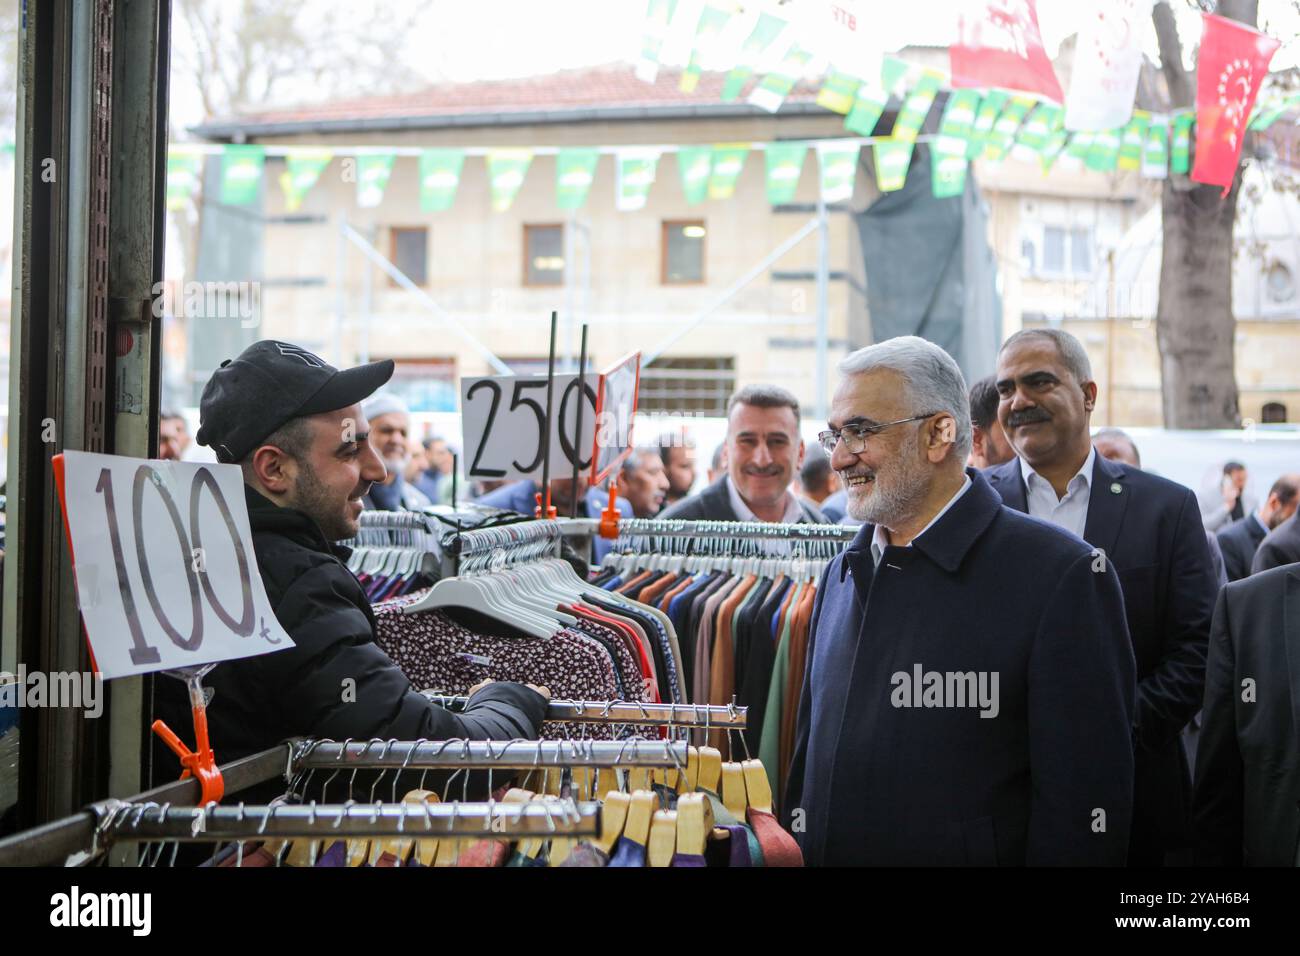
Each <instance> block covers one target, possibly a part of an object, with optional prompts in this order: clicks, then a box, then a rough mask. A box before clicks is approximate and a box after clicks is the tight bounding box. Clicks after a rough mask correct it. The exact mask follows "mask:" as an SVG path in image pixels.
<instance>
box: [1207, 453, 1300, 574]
mask: <svg viewBox="0 0 1300 956" xmlns="http://www.w3.org/2000/svg"><path fill="white" fill-rule="evenodd" d="M1297 503H1300V475H1295V474H1292V475H1283V476H1282V477H1280V478H1278V480H1277V481H1275V482H1273V487H1272V488H1270V489H1269V490H1268V497H1267V498H1265V499H1264V503H1263V504H1262V505H1260V506H1259V507H1258V508H1256V509H1255V510H1254V511H1252V512H1251V513H1250V514H1248V515H1246V517H1244V518H1242V519H1241V520H1240V521H1234V522H1233V523H1232V524H1230V525H1228V526H1227V527H1226V528H1220V529H1219V535H1218V538H1219V547H1220V548H1221V549H1222V550H1223V561H1224V565H1225V567H1226V569H1227V572H1228V580H1229V581H1240V580H1241V579H1242V578H1245V577H1249V576H1250V568H1251V564H1252V563H1254V560H1255V554H1256V552H1258V551H1259V547H1260V545H1261V544H1263V543H1264V539H1265V538H1266V537H1268V535H1269V533H1270V532H1271V531H1273V530H1274V529H1275V528H1276V527H1277V526H1278V525H1280V524H1281V523H1282V522H1284V521H1286V520H1287V519H1288V518H1290V517H1291V516H1292V515H1293V514H1295V512H1296V504H1297Z"/></svg>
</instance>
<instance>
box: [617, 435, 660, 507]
mask: <svg viewBox="0 0 1300 956" xmlns="http://www.w3.org/2000/svg"><path fill="white" fill-rule="evenodd" d="M669 486H670V482H669V479H668V475H667V474H666V473H665V472H664V464H663V459H662V457H661V456H660V450H659V449H655V448H636V449H634V450H633V451H632V454H630V455H628V456H627V459H626V460H625V461H624V462H623V466H622V468H620V469H619V473H618V494H619V497H620V498H624V499H626V500H627V502H628V504H630V505H631V506H632V514H633V515H635V516H636V517H638V518H653V517H654V516H655V515H657V514H659V512H660V511H662V510H663V506H664V498H665V496H666V495H667V494H668V490H669Z"/></svg>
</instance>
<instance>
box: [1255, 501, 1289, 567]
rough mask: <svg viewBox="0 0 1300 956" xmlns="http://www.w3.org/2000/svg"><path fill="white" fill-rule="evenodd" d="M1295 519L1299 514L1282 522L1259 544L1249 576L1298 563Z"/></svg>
mask: <svg viewBox="0 0 1300 956" xmlns="http://www.w3.org/2000/svg"><path fill="white" fill-rule="evenodd" d="M1297 518H1300V512H1297V513H1296V514H1293V515H1292V516H1291V517H1289V518H1287V519H1286V520H1285V521H1283V522H1282V523H1281V524H1280V525H1278V526H1277V527H1276V528H1274V529H1273V530H1272V531H1270V532H1269V533H1268V537H1266V538H1265V539H1264V540H1263V541H1261V542H1260V543H1259V550H1258V551H1256V552H1255V560H1253V561H1252V562H1251V563H1250V573H1251V574H1259V572H1260V571H1267V570H1268V569H1269V568H1280V567H1282V565H1284V564H1295V563H1296V562H1297V561H1300V522H1297V521H1296V519H1297Z"/></svg>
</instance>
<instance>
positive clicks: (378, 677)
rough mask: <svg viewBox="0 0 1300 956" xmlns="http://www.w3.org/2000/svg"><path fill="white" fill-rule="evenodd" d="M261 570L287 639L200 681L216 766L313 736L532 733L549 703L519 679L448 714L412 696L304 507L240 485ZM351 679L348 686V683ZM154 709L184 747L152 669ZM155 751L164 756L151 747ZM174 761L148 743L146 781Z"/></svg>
mask: <svg viewBox="0 0 1300 956" xmlns="http://www.w3.org/2000/svg"><path fill="white" fill-rule="evenodd" d="M245 498H246V500H247V502H248V520H249V524H250V527H251V529H252V532H253V550H254V552H255V554H256V557H257V567H258V570H259V571H260V572H261V575H262V582H263V584H264V585H265V587H266V595H267V597H268V598H269V599H270V602H271V607H272V609H273V610H274V611H275V616H276V618H277V619H278V620H279V621H280V625H281V626H282V627H283V628H284V629H285V631H287V632H288V634H289V636H290V637H291V638H292V639H293V641H294V645H295V646H294V647H291V648H289V649H287V650H282V651H275V652H273V653H270V654H264V655H262V656H260V657H246V658H243V659H241V660H234V661H226V662H224V663H221V664H218V665H217V666H216V667H215V668H214V669H213V670H212V671H211V672H210V673H209V674H208V675H207V676H206V677H205V678H204V680H203V683H204V685H205V686H206V687H211V688H212V689H213V690H214V691H215V694H214V695H213V698H212V702H211V703H210V704H209V705H208V730H209V735H210V738H211V742H212V749H213V751H214V752H215V754H216V758H217V761H218V762H219V763H226V762H228V761H230V760H234V759H237V758H239V757H242V756H246V755H248V754H251V753H256V752H258V751H260V750H265V749H267V748H268V747H272V746H274V745H275V744H277V743H279V742H280V741H282V740H284V739H285V738H288V737H294V736H312V737H322V738H332V739H335V740H344V739H346V738H348V737H352V738H354V739H361V740H368V739H370V738H372V737H379V738H383V739H388V738H397V739H399V740H418V739H420V738H421V737H424V738H427V739H429V740H445V739H447V738H452V737H468V738H471V739H476V740H483V739H491V740H509V739H512V738H517V737H530V738H531V737H536V735H537V729H538V727H539V726H540V725H541V722H542V718H543V716H544V715H545V712H546V701H545V699H544V698H543V697H542V696H541V695H540V694H538V693H537V692H536V691H532V690H529V689H528V688H527V687H524V686H523V685H521V684H511V683H503V682H498V683H494V684H491V685H489V686H488V687H486V688H484V689H483V690H481V691H479V692H478V693H477V694H475V695H474V698H473V701H472V702H471V704H470V706H469V707H468V708H467V709H466V711H465V712H464V713H463V714H453V713H451V712H449V711H447V710H445V709H443V708H441V707H438V706H436V705H434V704H432V703H431V702H430V701H429V700H428V699H426V698H425V697H423V696H421V695H420V694H418V693H416V692H415V691H414V690H413V689H412V687H411V685H410V682H409V681H408V680H407V679H406V677H405V675H403V674H402V672H401V671H400V670H399V669H398V668H397V665H395V664H394V663H393V662H392V660H390V659H389V657H388V655H387V654H385V653H384V652H383V651H382V650H380V648H379V646H378V645H377V644H375V642H374V623H375V622H374V617H373V615H372V614H371V612H370V603H369V601H368V600H367V599H366V595H365V592H364V591H363V590H362V588H361V585H360V584H359V583H358V582H357V579H356V578H355V577H353V575H352V572H350V571H349V570H348V569H347V567H346V566H345V565H344V564H343V562H342V561H341V560H340V557H343V558H346V556H347V549H346V548H342V547H339V546H334V545H331V544H330V543H329V542H328V541H326V540H325V536H324V534H323V533H322V532H321V530H320V526H319V525H317V524H316V522H315V521H313V520H312V519H311V518H309V517H308V516H307V515H305V514H303V513H302V512H301V511H297V510H294V509H292V508H280V507H277V506H276V505H275V504H273V503H272V502H271V501H269V500H268V499H267V498H265V497H264V496H262V495H261V494H259V493H258V492H256V491H254V490H253V489H252V488H250V487H248V486H247V485H246V486H245ZM350 682H354V683H350ZM155 703H156V708H155V710H156V713H157V715H158V716H159V717H162V719H163V720H165V721H167V723H168V725H169V726H170V727H171V728H172V730H174V731H176V732H177V734H179V735H180V737H181V739H182V740H185V741H188V742H190V744H191V746H192V742H193V737H194V731H193V729H192V720H191V717H190V711H189V703H188V697H187V695H186V692H185V687H184V684H182V683H181V682H180V681H179V680H175V679H173V678H171V677H167V676H163V675H159V676H158V678H157V679H156V683H155ZM160 754H161V756H159V755H160ZM177 766H178V765H177V760H176V758H175V757H174V756H172V754H171V752H170V751H167V750H165V749H162V748H158V747H155V766H154V774H153V776H154V779H155V780H156V781H159V782H161V781H166V780H167V779H169V778H173V777H174V776H175V775H174V774H173V773H172V771H173V770H174V769H176V768H177Z"/></svg>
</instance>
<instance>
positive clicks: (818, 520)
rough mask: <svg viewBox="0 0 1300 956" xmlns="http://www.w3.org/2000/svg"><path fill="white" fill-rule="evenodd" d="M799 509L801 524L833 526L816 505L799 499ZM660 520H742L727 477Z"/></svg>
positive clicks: (663, 514) (662, 516)
mask: <svg viewBox="0 0 1300 956" xmlns="http://www.w3.org/2000/svg"><path fill="white" fill-rule="evenodd" d="M799 508H800V510H801V511H802V512H803V517H801V518H800V519H799V520H800V522H801V523H808V524H831V523H832V522H830V521H827V520H826V516H825V515H823V514H822V513H821V512H820V511H819V510H818V509H817V506H816V505H813V504H810V503H809V502H807V501H804V500H803V499H799ZM659 517H660V518H681V519H684V520H686V521H739V520H740V518H739V517H738V516H737V515H736V512H735V511H733V510H732V508H731V496H730V495H729V494H728V493H727V476H726V475H723V476H722V477H721V478H719V479H718V480H717V481H715V482H714V483H713V484H711V485H709V486H708V487H707V488H705V489H704V490H703V491H701V492H700V493H699V494H698V495H691V496H690V497H689V498H683V499H682V500H681V501H679V502H677V504H675V505H673V506H672V507H669V508H665V509H664V510H663V511H661V512H660V513H659Z"/></svg>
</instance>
